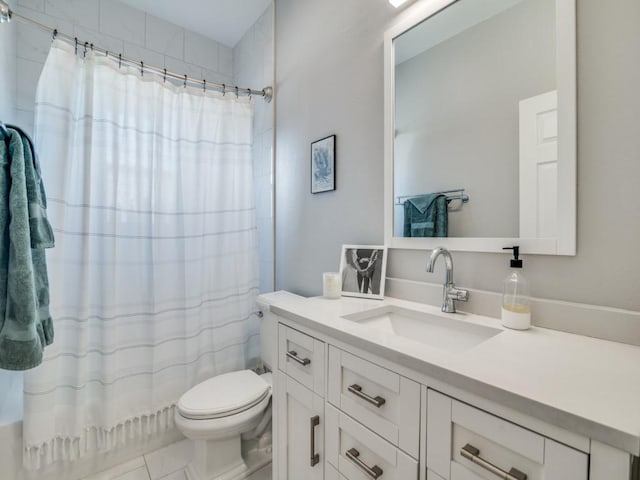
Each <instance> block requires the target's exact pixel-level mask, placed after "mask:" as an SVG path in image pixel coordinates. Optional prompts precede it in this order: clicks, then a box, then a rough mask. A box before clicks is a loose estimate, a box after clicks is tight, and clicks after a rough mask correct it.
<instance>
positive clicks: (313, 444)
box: [309, 415, 320, 467]
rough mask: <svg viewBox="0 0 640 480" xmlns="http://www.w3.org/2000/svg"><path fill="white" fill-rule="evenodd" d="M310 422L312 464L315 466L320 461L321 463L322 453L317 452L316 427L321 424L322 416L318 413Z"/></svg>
mask: <svg viewBox="0 0 640 480" xmlns="http://www.w3.org/2000/svg"><path fill="white" fill-rule="evenodd" d="M310 420H311V422H310V428H309V430H310V432H311V466H312V467H315V466H316V465H317V464H318V463H320V454H318V453H316V435H315V433H316V427H317V426H318V425H320V417H319V416H318V415H316V416H315V417H311V419H310Z"/></svg>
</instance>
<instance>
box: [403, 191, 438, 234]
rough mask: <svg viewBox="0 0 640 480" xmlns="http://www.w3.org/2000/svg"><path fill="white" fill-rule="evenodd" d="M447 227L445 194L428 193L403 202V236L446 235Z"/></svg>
mask: <svg viewBox="0 0 640 480" xmlns="http://www.w3.org/2000/svg"><path fill="white" fill-rule="evenodd" d="M448 228H449V217H448V204H447V197H446V195H443V194H441V193H429V194H426V195H418V196H416V197H411V198H409V199H407V200H406V201H405V202H404V236H405V237H446V236H447V235H448Z"/></svg>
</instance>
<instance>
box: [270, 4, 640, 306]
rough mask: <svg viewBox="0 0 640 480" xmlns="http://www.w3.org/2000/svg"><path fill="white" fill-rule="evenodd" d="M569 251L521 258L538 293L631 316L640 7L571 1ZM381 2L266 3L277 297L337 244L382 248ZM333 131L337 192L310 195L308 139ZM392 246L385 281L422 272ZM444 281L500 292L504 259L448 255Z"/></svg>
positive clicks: (415, 255)
mask: <svg viewBox="0 0 640 480" xmlns="http://www.w3.org/2000/svg"><path fill="white" fill-rule="evenodd" d="M577 10H578V18H577V20H578V136H579V138H578V150H579V151H578V254H577V256H575V257H552V256H542V255H541V256H534V255H527V256H525V273H526V275H527V276H528V277H529V279H530V281H531V284H532V293H533V295H535V296H538V297H546V298H551V299H560V300H567V301H572V302H583V303H588V304H595V305H605V306H611V307H619V308H624V309H630V310H635V311H638V310H640V241H639V240H640V195H638V194H637V191H638V184H639V182H640V159H639V152H640V135H638V132H640V115H639V113H638V112H640V89H639V86H640V63H638V62H637V61H636V59H637V56H638V55H637V53H638V52H637V50H638V45H640V28H639V25H640V2H638V1H637V0H618V1H617V2H616V5H615V8H611V5H610V3H609V2H602V1H601V0H577ZM395 15H397V12H396V11H395V10H394V9H393V8H392V7H390V6H389V4H388V2H387V1H386V0H376V1H372V0H350V1H348V2H344V1H342V0H323V1H322V2H317V1H314V0H276V79H277V82H276V85H277V87H278V88H279V95H278V97H277V104H276V129H277V144H276V148H277V152H276V160H277V163H276V169H277V184H276V189H277V194H276V198H277V203H276V217H277V218H276V244H277V254H276V264H277V267H276V268H277V269H276V271H277V277H276V281H277V288H280V289H287V290H291V291H294V292H298V293H302V294H307V295H312V294H319V293H321V291H322V289H321V272H323V271H328V270H335V269H337V268H338V259H339V253H340V245H341V244H342V243H381V242H382V241H383V226H382V224H383V219H382V196H383V193H382V184H383V150H382V146H383V141H382V133H383V100H382V97H383V80H382V62H383V48H382V42H383V40H382V39H383V34H384V31H385V29H386V28H387V27H388V26H389V25H390V23H391V21H392V20H393V18H394V16H395ZM330 133H336V134H337V135H338V152H337V156H338V158H337V165H338V167H337V168H338V179H337V187H338V189H337V191H336V192H333V193H326V194H320V195H311V194H310V193H309V142H310V141H312V140H315V139H317V138H322V137H323V136H325V135H327V134H330ZM425 257H426V252H420V251H393V252H392V253H391V254H390V256H389V265H388V272H387V275H388V276H390V277H399V278H406V279H414V280H420V281H438V282H439V281H440V280H441V279H442V277H443V272H442V269H441V268H442V267H441V265H439V269H437V271H436V273H435V274H434V275H430V274H426V273H424V261H425ZM454 257H455V263H456V282H457V283H458V284H459V285H461V286H466V287H473V288H478V289H485V290H490V291H500V289H501V282H502V279H503V276H504V275H505V274H506V273H507V270H508V256H507V255H500V254H481V253H460V252H457V253H455V254H454Z"/></svg>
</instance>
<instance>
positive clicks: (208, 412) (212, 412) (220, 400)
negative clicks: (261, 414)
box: [177, 370, 271, 420]
mask: <svg viewBox="0 0 640 480" xmlns="http://www.w3.org/2000/svg"><path fill="white" fill-rule="evenodd" d="M270 396H271V386H270V385H269V384H268V383H267V382H266V381H265V380H264V379H263V378H261V377H260V376H259V375H258V374H256V373H255V372H253V371H252V370H240V371H236V372H230V373H225V374H223V375H218V376H216V377H213V378H210V379H208V380H205V381H204V382H201V383H199V384H198V385H196V386H194V387H193V388H191V389H190V390H189V391H187V392H186V393H185V394H184V395H182V397H180V400H179V401H178V405H177V409H178V412H179V414H180V415H181V416H182V417H183V418H186V419H190V420H212V419H219V418H224V417H228V416H231V415H237V414H239V413H241V412H244V411H246V410H249V409H251V408H252V407H254V406H256V405H257V404H260V403H262V402H263V401H264V400H265V398H267V397H270Z"/></svg>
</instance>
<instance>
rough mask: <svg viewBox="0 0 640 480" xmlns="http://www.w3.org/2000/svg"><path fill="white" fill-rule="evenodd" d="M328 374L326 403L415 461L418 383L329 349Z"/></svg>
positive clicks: (417, 443)
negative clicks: (327, 401) (329, 403)
mask: <svg viewBox="0 0 640 480" xmlns="http://www.w3.org/2000/svg"><path fill="white" fill-rule="evenodd" d="M328 375H329V381H328V389H327V397H328V400H329V402H331V403H332V404H333V405H335V406H336V407H338V408H339V409H340V410H342V411H343V412H345V413H347V414H349V415H350V416H351V417H353V418H355V419H356V420H358V421H359V422H361V423H362V424H364V425H366V426H367V427H368V428H370V429H371V430H373V431H374V432H376V433H377V434H378V435H380V436H381V437H383V438H385V439H386V440H388V441H389V442H391V443H392V444H394V445H396V446H398V447H399V448H401V449H402V450H404V451H405V452H407V453H408V454H409V455H411V456H413V457H414V458H418V456H419V448H418V447H419V437H420V422H419V421H417V419H419V418H420V385H419V384H418V383H416V382H414V381H412V380H409V379H408V378H405V377H403V376H401V375H398V374H397V373H394V372H392V371H390V370H387V369H386V368H382V367H380V366H378V365H374V364H373V363H371V362H368V361H366V360H363V359H361V358H359V357H356V356H354V355H351V354H350V353H347V352H344V351H342V350H340V349H338V348H335V347H333V346H330V347H329V373H328Z"/></svg>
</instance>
